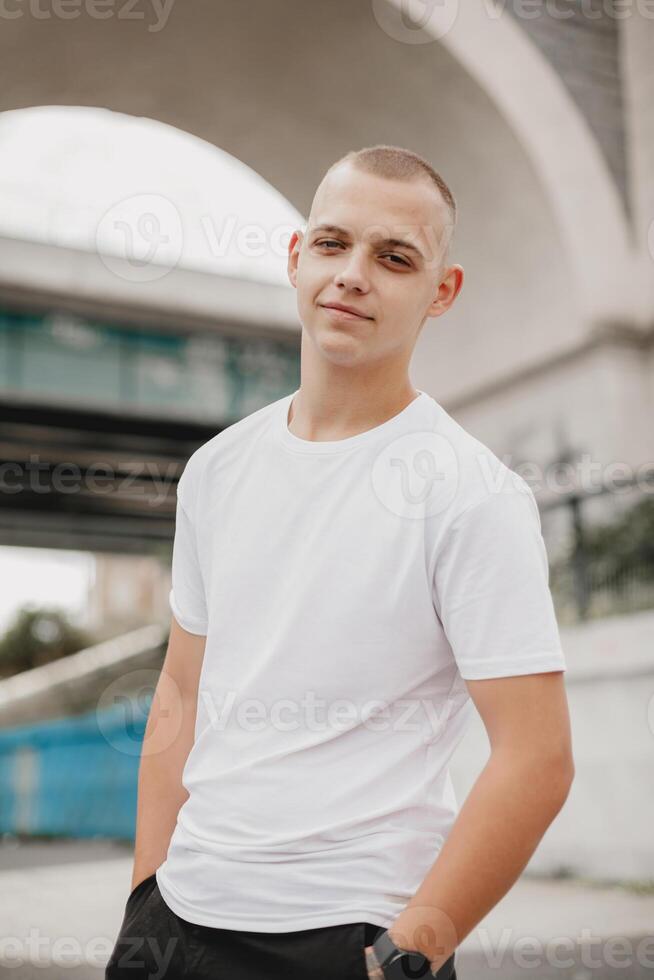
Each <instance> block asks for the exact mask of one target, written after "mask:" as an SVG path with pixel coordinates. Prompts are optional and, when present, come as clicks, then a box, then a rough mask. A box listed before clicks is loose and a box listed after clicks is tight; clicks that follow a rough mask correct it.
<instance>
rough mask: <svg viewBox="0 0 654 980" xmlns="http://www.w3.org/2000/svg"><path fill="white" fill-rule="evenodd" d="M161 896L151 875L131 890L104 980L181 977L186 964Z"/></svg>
mask: <svg viewBox="0 0 654 980" xmlns="http://www.w3.org/2000/svg"><path fill="white" fill-rule="evenodd" d="M167 913H168V909H167V906H166V904H165V902H164V901H163V899H162V898H161V896H160V893H159V888H158V885H157V879H156V875H154V874H152V875H149V876H148V877H147V878H145V879H144V880H143V881H141V882H139V884H138V885H137V886H136V888H134V889H133V890H132V892H131V893H130V895H129V897H128V899H127V902H126V905H125V913H124V915H123V921H122V923H121V926H120V932H119V933H118V938H117V939H116V943H115V945H114V948H113V951H112V953H111V956H110V957H109V960H108V962H107V965H106V967H105V978H106V980H119V978H129V980H145V978H149V980H152V978H153V977H156V980H164V978H170V980H172V978H175V980H178V978H179V977H180V976H181V975H182V965H183V963H184V960H185V956H184V950H183V948H182V947H183V943H182V941H181V936H180V931H179V929H178V928H177V926H176V924H175V922H174V921H172V920H173V919H174V917H173V916H172V914H167Z"/></svg>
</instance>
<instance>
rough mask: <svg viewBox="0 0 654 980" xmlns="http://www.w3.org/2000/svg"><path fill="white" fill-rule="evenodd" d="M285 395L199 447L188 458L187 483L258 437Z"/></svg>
mask: <svg viewBox="0 0 654 980" xmlns="http://www.w3.org/2000/svg"><path fill="white" fill-rule="evenodd" d="M286 398H288V396H287V395H283V396H282V397H281V398H278V399H276V400H275V401H273V402H269V403H268V404H267V405H263V406H262V407H261V408H257V409H255V411H253V412H250V414H249V415H244V416H243V417H242V418H240V419H238V420H237V421H236V422H232V423H231V425H228V426H227V427H226V428H224V429H221V431H220V432H217V433H216V434H215V435H214V436H211V438H210V439H207V440H206V442H203V443H202V444H201V445H200V446H198V447H197V448H196V449H195V450H194V451H193V452H192V453H191V455H190V456H189V457H188V459H187V461H186V464H185V466H184V472H183V480H184V482H185V483H187V484H196V483H197V482H198V481H199V480H200V479H201V477H202V475H203V473H204V472H205V471H206V470H207V469H208V468H209V469H210V468H213V466H214V465H220V464H221V462H222V461H223V460H225V459H228V458H229V457H230V453H231V451H232V450H233V449H234V448H235V447H238V449H239V450H240V449H241V447H242V445H243V443H244V442H247V441H249V440H251V439H256V438H257V437H258V435H259V434H260V432H261V430H262V429H264V428H265V427H267V426H268V424H269V422H270V420H271V416H273V415H274V414H275V412H276V410H277V409H278V408H279V407H280V406H281V403H282V402H283V401H285V399H286Z"/></svg>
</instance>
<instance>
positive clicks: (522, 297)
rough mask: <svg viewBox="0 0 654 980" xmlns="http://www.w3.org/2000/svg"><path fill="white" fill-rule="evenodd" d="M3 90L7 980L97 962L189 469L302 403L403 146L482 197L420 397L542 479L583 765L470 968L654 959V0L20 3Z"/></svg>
mask: <svg viewBox="0 0 654 980" xmlns="http://www.w3.org/2000/svg"><path fill="white" fill-rule="evenodd" d="M0 80H1V82H2V84H1V85H0V110H1V111H0V447H1V454H2V455H1V459H0V489H1V491H2V492H1V493H0V584H1V588H0V840H1V843H0V896H1V897H0V926H1V929H0V974H2V975H4V973H6V974H7V975H11V976H12V977H14V978H16V977H21V978H28V977H33V976H37V975H38V976H42V977H60V976H66V977H69V976H74V977H97V976H101V975H102V967H103V964H104V962H105V961H106V959H107V958H108V955H109V953H110V951H111V949H112V947H113V943H114V940H115V936H116V935H117V932H118V928H119V926H120V922H121V918H122V911H123V905H124V901H125V898H126V896H127V892H128V890H129V879H130V875H131V848H132V845H133V834H134V824H135V813H136V779H137V772H138V762H139V751H140V744H141V739H142V736H143V730H144V727H145V722H146V720H147V714H148V710H149V705H150V701H151V697H152V693H153V690H154V687H155V684H156V680H157V676H158V671H159V669H160V667H161V662H162V660H163V655H164V652H165V648H166V643H167V636H168V628H169V623H170V610H169V607H168V591H169V589H170V557H171V550H172V538H173V531H174V513H175V486H176V482H177V479H178V478H179V475H180V473H181V471H182V469H183V466H184V464H185V462H186V460H187V459H188V457H189V455H190V454H191V453H192V452H193V450H194V449H195V448H196V447H197V446H198V445H200V444H201V443H202V442H205V441H206V440H207V439H209V438H210V437H211V436H212V435H214V434H216V433H217V432H219V431H220V430H221V429H223V428H224V427H226V426H228V425H230V424H231V423H232V422H234V421H237V420H238V419H239V418H242V417H243V416H244V415H247V414H249V413H251V412H252V411H255V410H256V409H257V408H259V407H261V406H263V405H265V404H268V403H269V402H271V401H273V400H275V399H277V398H280V397H281V396H282V395H284V394H287V393H289V392H291V391H293V390H295V388H297V386H298V385H299V377H300V375H299V339H300V324H299V321H298V318H297V312H296V305H295V291H294V290H293V289H292V287H291V286H290V284H289V282H288V279H287V275H286V255H287V245H288V239H289V237H290V234H291V232H292V231H293V230H294V229H295V228H297V227H301V226H302V225H303V224H304V222H305V220H306V216H307V214H308V210H309V205H310V202H311V198H312V195H313V192H314V189H315V187H316V185H317V184H318V182H319V181H320V179H321V177H322V175H323V173H324V171H325V170H326V168H327V167H328V166H329V165H330V164H331V163H332V162H333V160H335V159H336V158H337V157H339V156H341V155H342V154H343V153H345V152H347V151H348V150H350V149H358V148H360V147H363V146H367V145H373V144H376V143H390V144H396V145H400V146H405V147H407V148H409V149H412V150H415V151H417V152H418V153H420V154H422V155H424V156H425V157H426V158H427V159H428V160H429V161H430V162H431V163H432V164H433V165H434V166H435V168H436V169H437V170H439V171H440V172H441V173H442V174H443V176H444V177H445V179H446V180H447V182H448V183H449V185H450V186H451V188H452V191H453V193H454V195H455V197H456V199H457V203H458V207H459V224H458V230H457V234H456V236H455V242H454V250H453V261H456V262H460V263H461V264H462V265H463V267H464V269H465V273H466V280H465V285H464V289H463V291H462V293H461V296H460V297H459V299H458V300H457V303H456V304H455V306H454V307H453V309H452V310H451V311H450V313H449V314H448V315H447V316H446V317H445V318H442V319H440V320H435V321H432V322H430V323H427V324H426V326H425V328H424V330H423V332H422V334H421V337H420V340H419V342H418V345H417V348H416V351H415V355H414V359H413V363H412V370H411V377H412V381H413V384H414V385H415V386H416V387H418V388H421V389H423V390H426V391H427V392H429V393H430V394H431V395H432V396H433V397H434V398H436V399H437V400H438V401H439V402H440V403H441V404H442V405H443V407H444V408H445V409H446V410H447V411H448V412H449V413H450V414H451V415H452V416H453V417H454V418H455V419H456V420H457V421H459V422H460V423H461V424H462V425H463V426H464V427H465V428H466V429H468V431H470V432H471V433H473V434H474V435H475V436H476V437H477V438H479V439H481V440H482V441H483V442H484V443H486V445H488V446H489V447H490V448H491V449H492V450H493V451H494V452H495V453H496V454H497V455H498V456H500V457H501V458H502V459H503V460H504V462H505V463H506V464H507V465H509V466H510V467H511V468H512V469H515V470H517V471H518V472H519V473H520V474H521V475H522V476H523V477H524V478H525V479H526V480H527V481H528V482H529V483H530V485H531V487H532V489H533V490H534V493H535V495H536V498H537V500H538V503H539V507H540V513H541V522H542V529H543V535H544V537H545V541H546V545H547V550H548V555H549V559H550V584H551V588H552V594H553V596H554V601H555V605H556V610H557V615H558V619H559V624H560V627H561V635H562V642H563V647H564V651H565V653H566V659H567V663H568V671H567V674H566V682H567V688H568V697H569V701H570V708H571V714H572V723H573V740H574V749H575V759H576V779H575V783H574V785H573V788H572V791H571V794H570V796H569V798H568V801H567V803H566V805H565V807H564V809H563V811H562V812H561V813H560V814H559V816H558V817H557V818H556V820H555V821H554V823H553V824H552V825H551V827H550V828H549V830H548V832H547V834H546V836H545V838H544V839H543V841H542V843H541V845H540V847H539V848H538V850H537V853H536V854H535V855H534V857H533V859H532V861H531V862H530V864H529V866H528V867H527V869H526V870H525V873H524V874H523V876H522V877H521V879H520V881H519V882H518V883H517V884H516V886H515V887H514V889H512V891H511V892H510V893H509V895H508V896H507V897H506V898H505V899H504V900H503V901H502V902H501V903H500V904H499V905H498V906H497V907H496V909H494V910H493V912H492V913H491V914H490V915H489V916H488V918H487V919H486V920H485V921H484V922H483V923H482V924H480V926H479V927H478V929H476V930H474V931H473V933H472V934H471V935H470V936H469V937H468V939H467V940H466V941H465V942H464V943H463V944H462V947H461V948H460V950H459V954H458V956H459V960H458V964H459V965H458V973H459V980H473V978H482V977H487V976H490V975H491V974H492V975H495V976H497V975H498V973H501V976H502V978H503V980H507V978H511V977H513V976H515V977H517V976H523V975H524V974H525V973H526V972H530V974H531V976H532V977H534V976H535V977H538V978H549V977H554V976H556V977H566V978H567V977H569V978H574V980H582V978H586V977H590V976H593V977H602V978H604V977H614V976H622V977H630V978H631V977H644V976H651V975H653V974H654V833H653V829H652V828H654V779H653V777H654V642H653V641H654V436H653V429H654V425H653V423H654V411H653V409H654V353H653V344H652V340H653V337H654V110H653V108H652V107H653V105H654V0H633V2H627V0H556V2H555V0H522V2H520V0H512V2H500V0H465V6H464V4H463V2H461V3H456V2H450V0H433V2H431V0H430V2H426V0H415V2H414V0H397V2H393V0H347V2H345V0H332V2H331V3H329V4H307V3H300V2H299V0H284V2H281V0H265V2H264V0H250V2H249V3H247V4H245V3H237V2H235V0H186V2H181V0H136V2H134V0H129V2H128V0H11V2H10V0H7V2H6V3H5V4H4V5H3V6H2V8H1V9H0ZM487 754H488V744H487V740H486V738H485V734H484V731H483V728H482V726H481V723H480V722H479V723H478V719H477V720H476V722H475V725H474V726H473V728H472V729H471V731H470V733H469V735H468V736H466V738H465V740H464V743H463V744H462V746H461V749H460V751H459V753H458V755H457V757H456V759H455V762H454V766H453V770H452V777H453V781H454V785H455V789H456V792H457V797H458V798H459V801H462V800H463V799H464V798H465V795H466V793H467V792H468V791H469V789H470V787H471V786H472V783H473V782H474V780H475V778H476V775H477V774H478V772H479V771H480V769H481V768H482V766H483V764H484V762H485V759H486V757H487ZM507 832H510V828H507ZM62 893H63V895H64V896H65V901H63V902H62ZM555 940H556V941H557V942H559V945H558V946H556V948H554V947H553V946H552V943H553V942H554V941H555ZM534 950H536V952H534ZM562 950H563V951H564V952H562Z"/></svg>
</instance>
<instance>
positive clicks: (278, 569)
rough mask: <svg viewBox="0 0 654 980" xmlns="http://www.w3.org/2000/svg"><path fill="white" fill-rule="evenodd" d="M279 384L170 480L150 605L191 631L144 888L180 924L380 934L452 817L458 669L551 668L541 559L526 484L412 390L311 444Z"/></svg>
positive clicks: (554, 662) (460, 694) (466, 672)
mask: <svg viewBox="0 0 654 980" xmlns="http://www.w3.org/2000/svg"><path fill="white" fill-rule="evenodd" d="M294 394H295V392H293V393H292V394H290V395H287V396H285V397H283V398H281V399H279V400H277V401H275V402H273V403H272V404H269V405H266V406H265V407H264V408H261V409H259V410H258V411H255V412H254V413H252V414H251V415H249V416H247V417H245V418H243V419H241V420H240V421H238V422H236V423H235V424H233V425H231V426H230V427H229V428H227V429H225V430H224V431H222V432H220V433H218V434H217V435H216V436H214V437H213V438H212V439H209V440H208V442H206V443H204V444H203V445H202V446H200V447H199V448H198V449H197V450H196V451H195V452H194V453H193V454H192V456H191V457H190V459H189V460H188V462H187V464H186V467H185V469H184V472H183V474H182V477H181V479H180V481H179V484H178V490H177V499H178V504H177V518H176V530H175V542H174V550H173V560H172V585H173V588H172V590H171V593H170V604H171V608H172V611H173V613H174V615H175V618H176V619H177V620H178V622H179V623H180V624H181V626H183V627H184V629H186V630H188V631H189V632H191V633H197V634H206V637H207V640H206V650H205V655H204V661H203V665H202V672H201V677H200V685H199V693H198V711H197V718H196V725H195V742H194V745H193V747H192V749H191V752H190V754H189V757H188V760H187V762H186V765H185V767H184V771H183V777H182V778H183V784H184V786H185V788H186V789H187V791H188V793H189V794H190V795H189V798H188V799H187V800H186V801H185V803H184V804H183V806H182V807H181V809H180V811H179V816H178V819H177V824H176V827H175V830H174V832H173V835H172V839H171V842H170V846H169V849H168V854H167V857H166V860H165V861H164V863H163V864H162V865H161V866H160V867H159V869H158V870H157V883H158V885H159V888H160V890H161V893H162V896H163V898H164V900H165V901H166V902H167V904H168V905H169V907H170V908H172V910H173V911H174V912H176V913H177V914H178V915H180V916H181V917H182V918H184V919H186V920H188V921H190V922H194V923H197V924H200V925H208V926H213V927H219V928H227V929H242V930H255V931H260V932H287V931H294V930H300V929H310V928H314V927H322V926H328V925H337V924H343V923H347V922H354V921H368V922H372V923H375V924H377V925H380V926H386V927H387V926H389V925H390V924H391V923H392V922H393V920H394V919H395V918H396V916H397V915H398V914H399V913H400V912H401V911H402V909H403V908H404V906H405V905H406V904H407V902H408V901H409V899H410V898H411V897H412V896H413V894H414V893H415V892H416V890H417V889H418V887H419V885H420V884H421V882H422V880H423V879H424V877H425V875H426V874H427V872H428V871H429V869H430V867H431V865H432V864H433V862H434V860H435V859H436V857H437V855H438V852H439V850H440V848H441V846H442V844H443V843H444V841H445V839H446V837H447V835H448V833H449V831H450V829H451V827H452V824H453V822H454V820H455V818H456V814H457V801H456V799H455V796H454V792H453V787H452V782H451V779H450V772H449V763H450V759H451V756H452V753H453V751H454V749H455V748H456V746H457V744H458V742H459V741H460V739H461V737H462V735H463V734H464V731H465V729H466V727H467V723H468V722H469V720H470V718H471V711H472V710H474V706H473V702H472V701H471V700H470V697H469V694H468V692H467V688H466V685H465V683H464V680H463V679H464V678H466V679H473V678H474V679H477V678H485V677H506V676H509V675H515V674H530V673H537V672H541V671H555V670H556V671H560V670H565V669H566V665H565V661H564V656H563V652H562V649H561V644H560V637H559V632H558V627H557V622H556V618H555V614H554V609H553V605H552V597H551V594H550V590H549V586H548V562H547V554H546V551H545V545H544V542H543V538H542V534H541V525H540V518H539V513H538V508H537V505H536V502H535V499H534V496H533V493H532V491H531V488H530V487H529V485H528V484H527V483H526V482H525V481H524V480H523V479H522V478H521V477H520V476H518V475H517V474H516V473H515V472H514V471H512V470H510V469H509V468H508V467H507V466H505V465H504V464H503V463H502V462H501V461H500V460H499V459H498V458H497V456H495V455H494V454H493V453H492V452H491V451H490V450H489V449H488V448H487V447H486V446H484V445H483V444H482V443H480V442H479V441H478V440H477V439H475V438H474V437H473V436H472V435H470V434H469V433H468V432H466V431H465V430H464V429H463V428H462V427H461V426H460V425H459V424H458V423H457V422H455V421H454V419H453V418H452V417H451V416H450V415H448V413H447V412H446V411H445V410H444V409H443V408H442V407H441V406H440V405H439V404H438V402H436V401H435V399H433V398H432V397H431V396H430V395H428V394H427V393H426V392H424V391H420V394H419V395H418V396H417V397H415V398H414V399H413V401H412V402H411V403H410V404H409V405H408V406H407V407H406V408H405V409H404V410H403V411H401V412H400V413H399V414H397V415H395V416H394V417H393V418H391V419H389V420H388V421H386V422H384V423H383V424H382V425H378V426H376V427H375V428H372V429H369V430H367V431H365V432H361V433H358V434H357V435H354V436H351V437H349V438H346V439H339V440H333V441H328V442H315V441H309V440H305V439H301V438H299V437H298V436H296V435H294V434H293V433H291V432H290V431H289V429H288V423H287V419H288V410H289V407H290V403H291V400H292V398H293V395H294Z"/></svg>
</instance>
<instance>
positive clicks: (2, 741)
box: [0, 698, 150, 840]
mask: <svg viewBox="0 0 654 980" xmlns="http://www.w3.org/2000/svg"><path fill="white" fill-rule="evenodd" d="M149 706H150V701H145V700H144V699H142V698H139V699H138V701H137V700H131V699H125V701H124V702H122V703H120V704H118V705H117V706H116V707H115V708H112V709H110V710H106V711H95V710H93V711H90V712H87V713H86V714H83V715H78V716H75V717H71V718H60V719H55V720H52V721H45V722H40V723H38V724H30V725H19V726H16V727H14V728H8V729H4V730H0V833H11V834H28V835H30V834H32V835H37V834H38V835H48V836H49V835H53V836H70V837H114V838H124V839H131V840H133V838H134V834H135V828H136V794H137V782H138V767H139V759H140V755H141V746H142V742H143V735H144V731H145V725H146V722H147V716H148V712H149Z"/></svg>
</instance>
